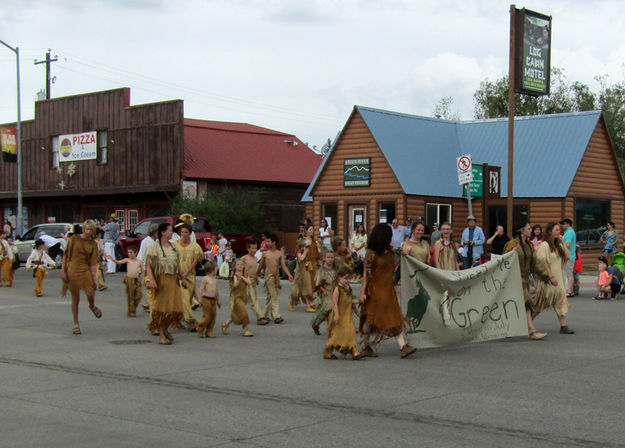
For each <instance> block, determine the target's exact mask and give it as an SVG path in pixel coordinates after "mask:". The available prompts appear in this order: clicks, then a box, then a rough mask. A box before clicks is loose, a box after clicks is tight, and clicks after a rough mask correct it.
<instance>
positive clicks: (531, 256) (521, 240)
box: [503, 224, 549, 341]
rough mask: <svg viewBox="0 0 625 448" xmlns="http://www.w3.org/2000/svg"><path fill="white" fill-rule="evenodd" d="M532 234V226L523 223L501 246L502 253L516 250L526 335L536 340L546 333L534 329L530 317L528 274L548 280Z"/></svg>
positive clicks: (531, 304) (531, 306)
mask: <svg viewBox="0 0 625 448" xmlns="http://www.w3.org/2000/svg"><path fill="white" fill-rule="evenodd" d="M531 236H532V227H531V226H530V225H529V224H525V225H523V226H521V227H519V228H518V229H517V230H516V233H515V237H514V238H513V239H512V240H510V241H508V242H507V243H506V245H505V246H504V248H503V253H504V254H506V253H508V252H511V251H513V250H514V251H516V253H517V255H518V256H519V268H520V270H521V282H522V284H523V299H524V300H525V314H526V317H527V329H528V337H529V338H530V339H532V340H535V341H538V340H540V339H543V338H544V337H545V336H547V333H541V332H539V331H538V330H536V327H535V326H534V320H533V319H532V308H533V303H532V297H531V295H530V275H532V276H533V277H534V278H535V279H542V280H543V281H548V280H549V278H548V274H547V272H546V271H545V268H544V267H543V265H542V263H540V262H539V261H538V258H537V257H536V251H535V250H534V245H533V244H532V242H531V241H530V237H531Z"/></svg>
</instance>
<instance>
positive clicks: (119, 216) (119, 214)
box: [115, 209, 126, 232]
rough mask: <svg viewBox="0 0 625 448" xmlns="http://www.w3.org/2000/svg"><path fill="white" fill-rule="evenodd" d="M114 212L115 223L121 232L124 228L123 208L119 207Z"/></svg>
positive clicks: (124, 215) (124, 214)
mask: <svg viewBox="0 0 625 448" xmlns="http://www.w3.org/2000/svg"><path fill="white" fill-rule="evenodd" d="M115 214H116V215H117V219H118V220H119V221H117V224H119V230H121V231H122V232H123V231H125V230H126V213H125V210H123V209H119V210H115Z"/></svg>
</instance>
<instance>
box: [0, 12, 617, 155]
mask: <svg viewBox="0 0 625 448" xmlns="http://www.w3.org/2000/svg"><path fill="white" fill-rule="evenodd" d="M516 5H517V7H518V8H522V7H526V8H528V9H533V10H536V11H539V12H542V13H544V14H549V15H552V16H553V40H552V61H553V65H555V66H558V67H561V68H564V69H565V74H566V75H567V77H568V79H569V80H579V81H583V82H586V83H588V84H589V85H590V86H591V87H592V88H593V89H596V88H597V84H596V82H595V81H594V80H593V77H594V76H595V75H599V74H608V75H609V76H610V79H611V80H612V81H618V80H623V79H625V67H624V63H625V39H624V38H623V30H624V29H625V2H623V1H617V0H612V1H609V0H605V1H603V0H566V1H560V0H528V1H527V2H526V3H520V2H519V3H517V4H516ZM509 8H510V2H505V1H501V0H462V1H460V0H458V1H451V0H424V1H421V0H360V1H359V0H306V1H303V0H205V1H200V0H185V1H177V0H170V1H166V0H162V1H159V0H153V1H151V0H106V1H104V0H103V1H90V0H48V1H44V0H41V1H37V0H3V1H2V7H0V40H3V41H5V42H7V43H8V44H10V45H12V46H19V48H20V53H21V81H22V89H21V90H22V118H23V119H29V118H33V114H34V100H35V97H36V92H37V91H38V90H40V89H42V88H44V87H45V68H44V65H34V63H33V62H34V60H35V59H38V60H40V59H43V58H44V57H45V52H46V50H47V49H48V48H51V49H52V55H53V56H54V55H58V59H59V60H58V62H55V63H53V64H52V75H53V76H55V77H56V80H55V83H54V84H53V85H52V96H53V97H59V96H66V95H74V94H79V93H86V92H93V91H98V90H107V89H112V88H117V87H130V88H131V102H132V104H141V103H150V102H155V101H161V100H169V99H174V98H181V99H184V101H185V117H187V118H198V119H207V120H221V121H236V122H247V123H253V124H256V125H260V126H265V127H269V128H272V129H276V130H280V131H285V132H289V133H293V134H295V135H297V136H298V137H299V138H300V139H302V140H304V141H306V142H309V143H310V145H311V146H312V145H316V146H318V147H320V146H321V145H322V144H323V143H324V141H325V140H327V139H328V138H331V139H334V137H335V136H336V134H337V132H338V131H340V129H341V128H342V127H343V125H344V123H345V121H346V119H347V117H348V115H349V113H350V111H351V109H352V107H353V106H354V105H355V104H359V105H365V106H370V107H378V108H382V109H389V110H395V111H400V112H406V113H413V114H417V115H425V116H432V114H433V110H434V107H435V105H436V103H437V102H438V101H440V99H441V98H442V97H445V96H451V97H453V99H454V101H455V102H454V104H453V112H457V113H459V114H460V115H461V118H463V119H471V118H473V99H472V95H473V92H474V91H475V90H476V89H477V88H478V87H479V84H480V81H482V80H483V79H485V78H487V77H488V78H490V79H496V78H498V77H500V76H501V75H503V74H505V73H506V72H507V69H508V47H509ZM0 67H1V70H0V123H5V122H10V121H15V116H16V89H15V55H14V53H12V52H11V51H10V50H8V49H7V48H5V47H3V46H0Z"/></svg>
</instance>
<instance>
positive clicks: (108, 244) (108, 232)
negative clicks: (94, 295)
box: [102, 213, 119, 274]
mask: <svg viewBox="0 0 625 448" xmlns="http://www.w3.org/2000/svg"><path fill="white" fill-rule="evenodd" d="M117 220H118V218H117V215H116V214H115V213H111V216H110V217H109V222H108V223H107V224H106V225H105V226H104V227H102V232H104V235H103V236H102V240H103V241H104V253H105V254H107V255H110V256H111V257H112V259H115V241H117V240H118V238H119V224H117ZM116 267H117V265H116V264H115V262H114V261H112V260H111V259H108V258H107V260H106V273H107V274H114V273H115V268H116Z"/></svg>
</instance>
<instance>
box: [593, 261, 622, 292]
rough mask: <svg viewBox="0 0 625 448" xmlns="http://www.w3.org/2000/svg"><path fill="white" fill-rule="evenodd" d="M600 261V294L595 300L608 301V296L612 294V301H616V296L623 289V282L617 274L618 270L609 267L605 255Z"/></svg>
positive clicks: (598, 285) (598, 280) (598, 279)
mask: <svg viewBox="0 0 625 448" xmlns="http://www.w3.org/2000/svg"><path fill="white" fill-rule="evenodd" d="M598 260H599V275H598V277H597V280H596V283H597V289H598V292H599V294H598V295H597V296H595V297H593V299H595V300H606V299H607V298H608V294H610V299H611V300H615V299H616V294H617V293H618V292H619V291H620V289H621V281H620V280H619V278H618V275H617V273H616V268H615V267H614V266H609V267H608V260H607V258H606V257H605V256H603V255H602V256H600V257H599V258H598Z"/></svg>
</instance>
